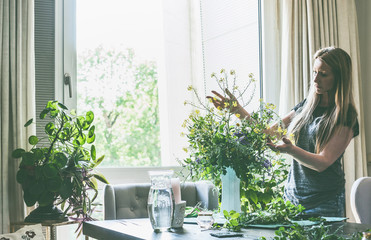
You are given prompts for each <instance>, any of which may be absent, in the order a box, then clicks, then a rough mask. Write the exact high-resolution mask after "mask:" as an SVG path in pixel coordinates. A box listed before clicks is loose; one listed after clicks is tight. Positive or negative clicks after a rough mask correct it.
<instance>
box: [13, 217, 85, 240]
mask: <svg viewBox="0 0 371 240" xmlns="http://www.w3.org/2000/svg"><path fill="white" fill-rule="evenodd" d="M76 223H78V222H77V221H65V222H60V221H44V222H42V223H41V225H42V226H43V227H45V228H46V230H45V233H44V234H45V239H46V240H56V239H57V235H56V230H57V227H59V226H65V225H69V224H76ZM34 224H37V223H29V222H15V223H11V224H10V232H15V231H16V230H18V228H21V227H23V226H27V225H34ZM43 232H44V231H43ZM85 239H88V237H86V238H85Z"/></svg>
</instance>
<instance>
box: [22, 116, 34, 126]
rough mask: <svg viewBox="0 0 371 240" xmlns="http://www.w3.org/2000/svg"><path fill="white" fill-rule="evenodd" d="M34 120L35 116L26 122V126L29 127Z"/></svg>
mask: <svg viewBox="0 0 371 240" xmlns="http://www.w3.org/2000/svg"><path fill="white" fill-rule="evenodd" d="M32 122H33V118H31V119H30V120H28V121H27V122H26V124H25V125H24V127H28V126H30V125H31V123H32Z"/></svg>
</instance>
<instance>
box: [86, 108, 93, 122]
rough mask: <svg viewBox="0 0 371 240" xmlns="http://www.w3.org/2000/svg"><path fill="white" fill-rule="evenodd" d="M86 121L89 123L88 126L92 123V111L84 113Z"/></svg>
mask: <svg viewBox="0 0 371 240" xmlns="http://www.w3.org/2000/svg"><path fill="white" fill-rule="evenodd" d="M86 121H87V122H88V123H89V125H90V124H91V123H92V122H93V121H94V113H93V112H92V111H88V112H87V113H86Z"/></svg>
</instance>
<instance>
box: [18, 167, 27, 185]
mask: <svg viewBox="0 0 371 240" xmlns="http://www.w3.org/2000/svg"><path fill="white" fill-rule="evenodd" d="M16 178H17V182H18V183H19V184H23V183H25V182H26V181H27V171H26V170H25V169H23V168H21V169H19V170H18V172H17V177H16Z"/></svg>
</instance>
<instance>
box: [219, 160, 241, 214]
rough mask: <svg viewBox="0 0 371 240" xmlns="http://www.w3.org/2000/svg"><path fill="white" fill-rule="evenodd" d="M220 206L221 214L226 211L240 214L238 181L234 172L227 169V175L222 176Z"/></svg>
mask: <svg viewBox="0 0 371 240" xmlns="http://www.w3.org/2000/svg"><path fill="white" fill-rule="evenodd" d="M221 180H222V205H221V214H222V215H223V211H224V210H227V211H228V212H230V211H231V210H234V211H236V212H241V196H240V179H239V178H238V177H237V175H236V172H235V171H234V170H233V169H232V168H230V167H228V168H227V173H226V174H225V175H222V177H221Z"/></svg>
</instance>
